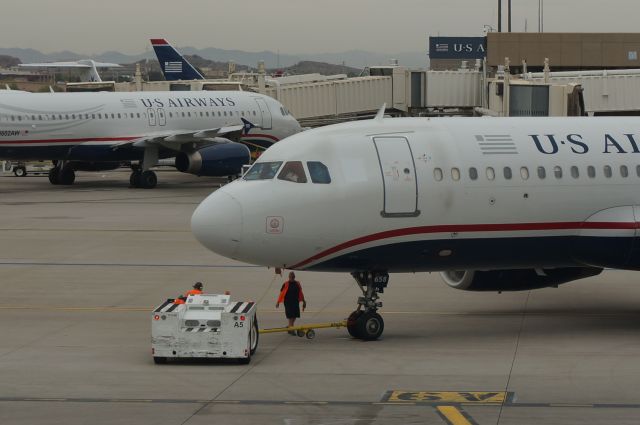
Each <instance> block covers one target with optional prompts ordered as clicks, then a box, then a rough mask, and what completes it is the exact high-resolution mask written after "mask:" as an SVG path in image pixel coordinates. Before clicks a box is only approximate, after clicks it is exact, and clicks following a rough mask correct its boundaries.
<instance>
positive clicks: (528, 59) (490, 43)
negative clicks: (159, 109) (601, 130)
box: [67, 32, 640, 127]
mask: <svg viewBox="0 0 640 425" xmlns="http://www.w3.org/2000/svg"><path fill="white" fill-rule="evenodd" d="M639 51H640V33H639V34H635V33H630V34H607V33H603V34H592V33H495V32H490V33H488V34H487V35H486V37H430V39H429V52H428V57H429V65H430V66H429V67H428V68H427V67H424V68H418V69H413V68H407V67H404V66H402V64H398V63H397V62H395V61H391V62H390V64H389V65H387V66H375V67H371V68H370V69H368V70H367V72H366V73H364V75H362V76H360V77H355V78H348V77H347V76H346V75H342V74H340V75H332V76H323V75H319V74H307V75H294V76H282V77H277V76H269V75H267V74H266V72H265V71H264V66H263V65H261V64H259V66H258V72H252V73H248V72H233V69H232V68H233V67H232V66H231V65H230V70H229V73H228V77H227V78H225V79H214V80H194V81H171V82H169V81H154V82H145V81H142V78H141V75H140V72H139V70H138V72H137V73H136V77H135V78H134V81H132V82H127V83H115V82H108V81H103V82H99V83H71V84H68V85H67V90H68V91H157V90H162V91H164V90H172V91H185V90H186V91H194V90H245V91H255V92H258V93H262V94H266V95H269V96H271V97H273V98H275V99H277V100H278V101H280V102H281V103H282V104H283V105H284V106H285V107H286V108H287V109H289V110H290V111H291V113H292V114H293V115H294V116H295V117H296V118H297V119H298V120H299V121H300V122H301V124H302V125H304V126H309V127H313V126H319V125H326V124H331V123H335V122H341V121H346V120H353V119H361V118H367V117H371V116H373V115H374V114H375V112H376V111H377V110H378V109H379V107H380V106H381V105H383V104H386V108H387V113H388V114H390V115H394V116H441V115H467V116H472V115H491V116H570V115H621V114H624V115H631V114H633V115H636V114H640V62H639V60H638V52H639ZM426 62H427V57H426V55H425V64H426Z"/></svg>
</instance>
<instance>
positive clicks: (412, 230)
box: [290, 222, 640, 269]
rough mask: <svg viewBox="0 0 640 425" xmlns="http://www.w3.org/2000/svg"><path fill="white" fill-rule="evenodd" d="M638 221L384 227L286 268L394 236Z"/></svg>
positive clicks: (616, 226) (617, 225)
mask: <svg viewBox="0 0 640 425" xmlns="http://www.w3.org/2000/svg"><path fill="white" fill-rule="evenodd" d="M639 228H640V224H639V223H636V222H632V223H629V222H587V223H585V222H559V223H506V224H447V225H440V226H419V227H407V228H404V229H395V230H387V231H384V232H379V233H374V234H372V235H368V236H362V237H359V238H356V239H352V240H350V241H347V242H343V243H341V244H339V245H336V246H334V247H333V248H329V249H327V250H324V251H322V252H320V253H318V254H316V255H314V256H312V257H309V258H307V259H306V260H303V261H301V262H299V263H297V264H294V265H293V266H291V267H290V268H292V269H297V268H300V267H303V266H305V265H307V264H309V263H312V262H315V261H317V260H320V259H322V258H324V257H327V256H329V255H331V254H335V253H337V252H340V251H342V250H345V249H348V248H352V247H354V246H357V245H362V244H366V243H369V242H375V241H379V240H383V239H390V238H397V237H401V236H410V235H420V234H433V233H465V232H517V231H540V230H583V229H592V230H593V229H595V230H633V229H639Z"/></svg>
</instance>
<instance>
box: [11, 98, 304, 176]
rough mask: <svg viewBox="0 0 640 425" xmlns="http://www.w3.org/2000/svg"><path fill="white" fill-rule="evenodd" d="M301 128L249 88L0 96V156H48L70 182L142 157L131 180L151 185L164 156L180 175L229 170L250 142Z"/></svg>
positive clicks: (235, 168)
mask: <svg viewBox="0 0 640 425" xmlns="http://www.w3.org/2000/svg"><path fill="white" fill-rule="evenodd" d="M299 131H301V128H300V124H299V123H298V122H297V121H296V119H295V118H293V116H291V115H290V114H289V113H288V112H287V111H286V109H285V108H284V107H283V106H282V105H281V104H280V103H279V102H278V101H276V100H275V99H273V98H270V97H268V96H264V95H260V94H257V93H250V92H240V91H218V92H210V91H199V92H195V91H194V92H134V93H119V92H98V93H86V92H84V93H83V92H80V93H31V94H28V95H26V94H22V93H15V94H14V93H13V92H7V93H4V94H2V96H1V97H0V158H2V159H6V160H53V161H54V163H55V164H56V165H55V167H54V168H52V169H51V171H50V172H49V181H50V182H51V183H52V184H54V185H57V184H61V185H71V184H73V182H74V180H75V171H99V170H112V169H115V168H118V167H119V166H120V164H121V163H122V162H124V161H140V163H141V166H140V167H139V168H136V169H133V171H132V173H131V176H130V179H129V181H130V183H131V186H132V187H139V188H147V189H149V188H153V187H155V186H156V184H157V176H156V174H155V173H154V172H153V171H152V170H150V168H151V167H153V166H154V165H156V163H157V162H158V159H161V158H169V157H175V158H176V159H175V166H176V168H177V169H178V170H179V171H182V172H185V173H191V174H196V175H199V176H233V175H237V174H240V172H241V168H242V165H244V164H248V163H249V161H250V151H249V148H248V147H247V145H249V146H252V147H255V146H261V147H262V148H264V149H266V147H268V146H270V145H271V144H273V143H274V142H276V141H278V140H280V139H283V138H285V137H287V136H290V135H292V134H294V133H297V132H299ZM237 142H240V143H237ZM244 143H246V144H244Z"/></svg>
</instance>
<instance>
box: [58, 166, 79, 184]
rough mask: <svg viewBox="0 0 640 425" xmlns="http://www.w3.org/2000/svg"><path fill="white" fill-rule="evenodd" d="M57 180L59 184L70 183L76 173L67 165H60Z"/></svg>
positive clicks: (74, 178)
mask: <svg viewBox="0 0 640 425" xmlns="http://www.w3.org/2000/svg"><path fill="white" fill-rule="evenodd" d="M58 181H59V182H60V184H64V185H67V186H69V185H72V184H73V182H74V181H76V173H75V171H73V168H71V167H68V166H67V167H62V170H61V171H60V176H59V178H58Z"/></svg>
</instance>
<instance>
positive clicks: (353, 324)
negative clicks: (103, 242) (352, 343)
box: [347, 310, 364, 338]
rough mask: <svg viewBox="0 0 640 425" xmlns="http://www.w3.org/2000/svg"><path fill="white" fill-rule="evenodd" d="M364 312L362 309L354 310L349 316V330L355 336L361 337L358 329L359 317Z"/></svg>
mask: <svg viewBox="0 0 640 425" xmlns="http://www.w3.org/2000/svg"><path fill="white" fill-rule="evenodd" d="M363 314H364V311H362V310H356V311H353V312H352V313H351V314H350V315H349V317H348V318H347V331H348V332H349V335H351V336H352V337H354V338H360V333H359V331H358V319H359V318H360V316H362V315H363Z"/></svg>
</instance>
